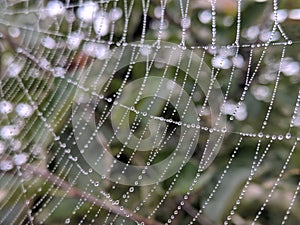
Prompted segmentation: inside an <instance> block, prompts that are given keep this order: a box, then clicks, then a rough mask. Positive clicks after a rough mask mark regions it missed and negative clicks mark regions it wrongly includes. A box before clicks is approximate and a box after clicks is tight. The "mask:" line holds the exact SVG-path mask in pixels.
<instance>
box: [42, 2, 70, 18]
mask: <svg viewBox="0 0 300 225" xmlns="http://www.w3.org/2000/svg"><path fill="white" fill-rule="evenodd" d="M65 11H66V9H65V7H64V4H63V3H62V2H61V1H57V0H54V1H49V2H48V4H47V6H46V12H47V14H48V16H49V17H55V16H58V15H62V14H64V13H65Z"/></svg>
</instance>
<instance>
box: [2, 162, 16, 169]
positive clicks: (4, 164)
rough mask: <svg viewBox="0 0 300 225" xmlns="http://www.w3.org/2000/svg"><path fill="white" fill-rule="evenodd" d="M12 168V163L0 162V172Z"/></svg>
mask: <svg viewBox="0 0 300 225" xmlns="http://www.w3.org/2000/svg"><path fill="white" fill-rule="evenodd" d="M13 168H14V165H13V163H12V161H10V160H2V161H0V170H2V171H8V170H11V169H13Z"/></svg>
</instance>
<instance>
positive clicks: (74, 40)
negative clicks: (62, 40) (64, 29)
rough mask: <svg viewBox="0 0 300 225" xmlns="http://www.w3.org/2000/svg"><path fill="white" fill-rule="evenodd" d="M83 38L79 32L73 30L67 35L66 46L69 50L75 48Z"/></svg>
mask: <svg viewBox="0 0 300 225" xmlns="http://www.w3.org/2000/svg"><path fill="white" fill-rule="evenodd" d="M83 38H84V35H83V34H82V33H81V32H73V33H71V34H70V35H69V36H68V39H67V46H68V48H69V49H71V50H76V49H77V48H78V47H79V45H80V43H81V41H82V39H83Z"/></svg>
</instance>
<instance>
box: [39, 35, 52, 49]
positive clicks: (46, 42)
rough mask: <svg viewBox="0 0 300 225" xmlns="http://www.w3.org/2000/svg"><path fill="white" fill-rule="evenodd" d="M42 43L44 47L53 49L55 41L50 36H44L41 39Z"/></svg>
mask: <svg viewBox="0 0 300 225" xmlns="http://www.w3.org/2000/svg"><path fill="white" fill-rule="evenodd" d="M41 43H42V45H43V46H44V47H45V48H48V49H54V48H55V46H56V42H55V40H54V39H53V38H51V37H49V36H48V37H44V38H43V39H42V41H41Z"/></svg>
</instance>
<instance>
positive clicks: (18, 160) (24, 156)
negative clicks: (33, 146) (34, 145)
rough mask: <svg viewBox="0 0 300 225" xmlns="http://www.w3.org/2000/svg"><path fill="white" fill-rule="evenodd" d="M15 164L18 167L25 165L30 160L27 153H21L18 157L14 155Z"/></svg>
mask: <svg viewBox="0 0 300 225" xmlns="http://www.w3.org/2000/svg"><path fill="white" fill-rule="evenodd" d="M12 160H13V162H14V164H15V165H16V166H21V165H23V164H25V163H26V162H27V160H28V154H26V153H20V154H17V155H14V157H13V158H12Z"/></svg>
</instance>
